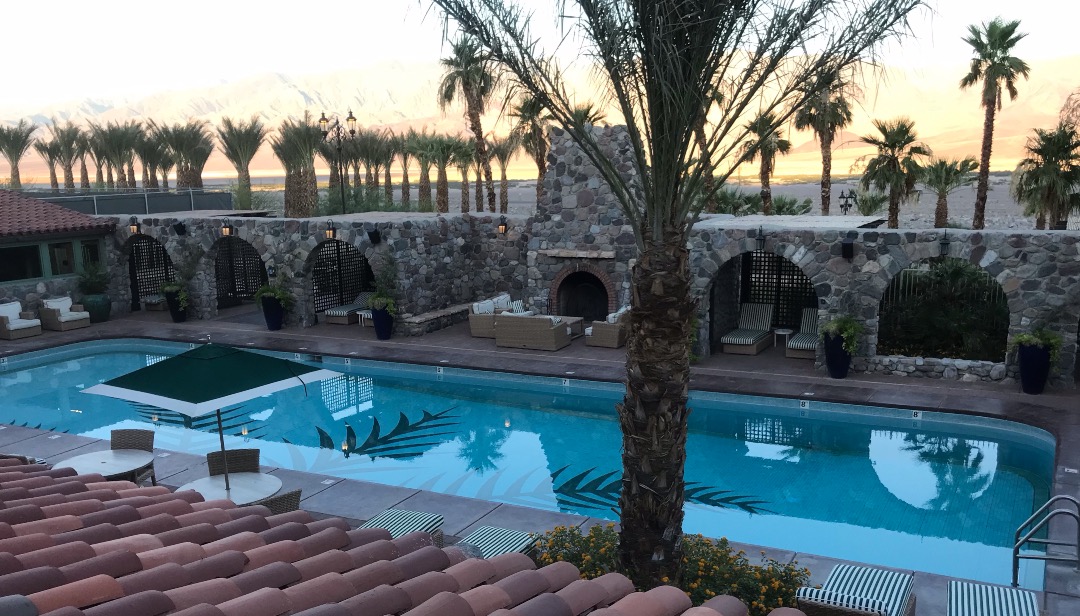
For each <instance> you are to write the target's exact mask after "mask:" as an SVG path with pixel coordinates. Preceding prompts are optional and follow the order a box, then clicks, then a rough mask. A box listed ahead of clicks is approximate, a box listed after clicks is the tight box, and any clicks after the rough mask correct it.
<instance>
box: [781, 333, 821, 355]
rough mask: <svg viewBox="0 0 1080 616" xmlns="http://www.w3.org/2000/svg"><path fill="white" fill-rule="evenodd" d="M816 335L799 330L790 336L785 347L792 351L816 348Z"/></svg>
mask: <svg viewBox="0 0 1080 616" xmlns="http://www.w3.org/2000/svg"><path fill="white" fill-rule="evenodd" d="M817 343H818V335H817V334H807V333H804V332H800V333H798V334H795V335H794V336H792V337H791V338H790V339H789V340H788V343H787V348H789V349H791V350H793V351H814V350H817Z"/></svg>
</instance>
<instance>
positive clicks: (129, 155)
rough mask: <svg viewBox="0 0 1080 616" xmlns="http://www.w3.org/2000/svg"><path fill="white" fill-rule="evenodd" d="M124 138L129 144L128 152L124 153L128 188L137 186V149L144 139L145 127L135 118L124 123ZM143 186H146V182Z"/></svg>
mask: <svg viewBox="0 0 1080 616" xmlns="http://www.w3.org/2000/svg"><path fill="white" fill-rule="evenodd" d="M124 138H125V142H126V145H127V152H126V153H125V155H124V162H125V163H126V165H127V179H128V188H135V187H136V186H137V184H136V183H135V156H136V154H135V149H136V148H137V147H138V146H139V143H140V142H141V141H142V140H143V127H142V124H140V123H139V122H135V121H134V120H131V121H128V122H125V123H124ZM143 188H146V186H145V184H144V185H143Z"/></svg>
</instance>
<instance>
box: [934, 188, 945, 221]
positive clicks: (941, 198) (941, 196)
mask: <svg viewBox="0 0 1080 616" xmlns="http://www.w3.org/2000/svg"><path fill="white" fill-rule="evenodd" d="M947 226H949V194H948V193H945V192H939V193H938V196H937V208H936V209H935V210H934V227H936V228H938V229H943V228H945V227H947Z"/></svg>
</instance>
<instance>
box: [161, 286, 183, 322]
mask: <svg viewBox="0 0 1080 616" xmlns="http://www.w3.org/2000/svg"><path fill="white" fill-rule="evenodd" d="M165 304H166V305H168V306H169V316H171V317H172V320H173V323H183V322H184V321H187V308H182V307H180V292H179V291H166V292H165Z"/></svg>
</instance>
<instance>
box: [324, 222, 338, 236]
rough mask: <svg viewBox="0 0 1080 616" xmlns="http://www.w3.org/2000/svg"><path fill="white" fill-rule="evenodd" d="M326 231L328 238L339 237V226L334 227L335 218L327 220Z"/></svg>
mask: <svg viewBox="0 0 1080 616" xmlns="http://www.w3.org/2000/svg"><path fill="white" fill-rule="evenodd" d="M324 233H325V234H326V239H328V240H332V239H335V238H337V228H336V227H334V221H333V220H327V221H326V231H324Z"/></svg>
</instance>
